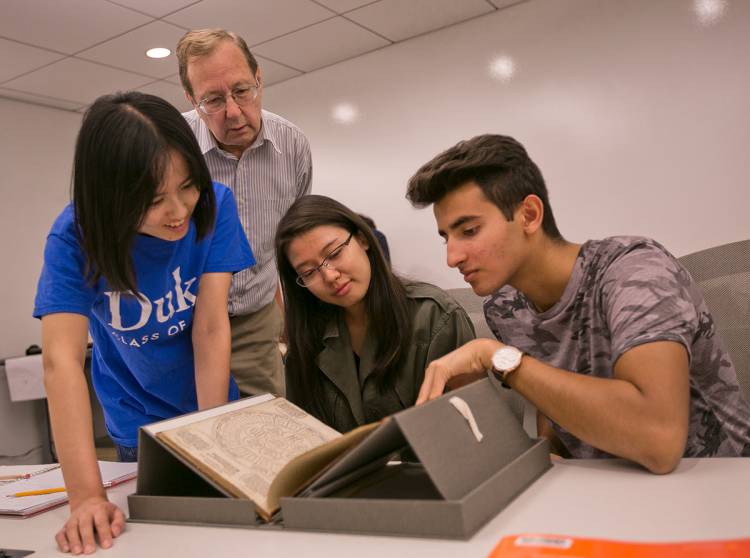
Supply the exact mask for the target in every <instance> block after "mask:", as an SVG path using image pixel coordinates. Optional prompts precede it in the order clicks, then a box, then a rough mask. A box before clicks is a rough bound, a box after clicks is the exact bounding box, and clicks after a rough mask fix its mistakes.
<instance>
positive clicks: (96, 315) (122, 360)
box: [34, 183, 255, 447]
mask: <svg viewBox="0 0 750 558" xmlns="http://www.w3.org/2000/svg"><path fill="white" fill-rule="evenodd" d="M213 188H214V193H215V195H216V208H217V214H216V225H215V227H214V228H213V229H212V230H211V231H209V232H208V234H207V235H206V236H204V237H203V238H202V239H201V240H200V241H196V230H195V223H194V222H193V221H192V220H191V222H190V228H189V230H188V233H187V234H186V235H185V237H184V238H182V239H180V240H177V241H166V240H161V239H158V238H155V237H151V236H145V235H140V234H138V235H136V238H135V239H134V243H133V249H132V253H131V254H132V258H133V266H134V269H135V274H136V281H137V286H138V289H139V291H140V292H141V294H142V295H143V298H141V299H139V298H137V297H134V296H132V295H127V294H124V293H118V292H113V291H112V289H110V288H109V285H108V284H107V282H106V281H105V280H104V279H103V278H102V279H100V280H99V281H98V282H97V283H96V285H94V286H92V285H90V284H89V283H88V282H87V281H86V280H85V278H84V270H85V257H84V254H83V251H82V250H81V246H80V243H79V241H78V237H77V235H76V230H75V227H76V225H75V220H74V211H73V206H72V205H68V206H67V207H66V208H65V210H63V212H62V213H61V214H60V216H59V217H58V218H57V220H56V221H55V223H54V224H53V225H52V230H51V231H50V233H49V236H48V237H47V245H46V247H45V250H44V267H43V268H42V274H41V277H40V278H39V285H38V287H37V294H36V301H35V306H34V317H36V318H40V317H42V316H45V315H47V314H54V313H59V312H72V313H77V314H82V315H84V316H86V317H87V318H88V319H89V332H90V334H91V338H92V339H93V341H94V348H93V352H92V362H91V376H92V380H93V383H94V389H95V390H96V393H97V396H98V397H99V401H100V403H101V405H102V408H103V409H104V416H105V421H106V424H107V429H108V431H109V433H110V435H111V436H112V438H113V439H114V441H115V442H116V443H117V444H120V445H123V446H130V447H133V446H135V445H136V444H137V434H138V428H139V427H140V426H142V425H144V424H148V423H150V422H154V421H157V420H163V419H165V418H170V417H173V416H176V415H180V414H183V413H187V412H190V411H195V410H196V409H197V406H198V404H197V398H196V391H195V371H194V367H193V343H192V339H191V330H192V323H193V309H194V306H195V299H196V295H197V294H198V285H199V283H200V277H201V275H202V274H203V273H211V272H237V271H240V270H242V269H245V268H247V267H249V266H251V265H254V264H255V259H254V257H253V253H252V250H251V249H250V245H249V244H248V242H247V238H246V237H245V233H244V232H243V230H242V226H241V225H240V222H239V218H238V217H237V207H236V205H235V201H234V197H233V196H232V193H231V192H230V191H229V190H228V189H227V188H226V187H225V186H223V185H221V184H218V183H214V184H213ZM238 396H239V392H238V390H237V384H236V383H235V382H234V380H233V379H231V380H230V386H229V399H230V400H234V399H237V397H238Z"/></svg>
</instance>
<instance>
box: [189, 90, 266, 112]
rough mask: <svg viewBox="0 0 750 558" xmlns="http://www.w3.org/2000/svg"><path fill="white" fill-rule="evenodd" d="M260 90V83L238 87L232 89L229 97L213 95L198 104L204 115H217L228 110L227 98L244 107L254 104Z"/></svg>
mask: <svg viewBox="0 0 750 558" xmlns="http://www.w3.org/2000/svg"><path fill="white" fill-rule="evenodd" d="M259 89H260V84H259V83H257V84H255V85H250V84H246V85H238V86H237V87H235V88H234V89H232V92H231V93H229V95H211V96H210V97H206V98H205V99H201V101H200V102H199V103H198V108H199V109H200V110H201V112H203V114H216V113H217V112H222V111H224V110H226V108H227V97H232V99H234V102H235V103H237V104H238V105H239V106H244V105H247V104H249V103H252V102H253V101H254V100H255V99H257V98H258V90H259Z"/></svg>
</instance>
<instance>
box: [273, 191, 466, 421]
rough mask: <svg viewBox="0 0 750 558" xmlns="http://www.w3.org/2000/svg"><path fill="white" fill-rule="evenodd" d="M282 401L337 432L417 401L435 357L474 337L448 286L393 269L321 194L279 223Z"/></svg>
mask: <svg viewBox="0 0 750 558" xmlns="http://www.w3.org/2000/svg"><path fill="white" fill-rule="evenodd" d="M276 258H277V265H278V267H279V276H280V277H281V285H282V288H283V292H284V300H285V312H286V320H285V323H286V327H287V336H288V352H287V357H286V389H287V398H288V399H289V400H290V401H292V402H293V403H295V404H297V405H299V406H300V407H302V408H303V409H305V410H306V411H307V412H309V413H311V414H312V415H314V416H316V417H318V418H319V419H320V420H322V421H323V422H325V423H326V424H328V425H329V426H331V427H332V428H335V429H336V430H338V431H340V432H346V431H348V430H351V429H352V428H355V427H357V426H359V425H362V424H366V423H368V422H372V421H376V420H379V419H381V418H383V417H385V416H387V415H389V414H392V413H395V412H397V411H400V410H402V409H405V408H407V407H410V406H411V405H413V404H414V402H415V401H416V399H417V394H418V393H419V387H420V385H421V383H422V379H423V377H424V370H425V368H426V367H427V365H428V364H429V363H430V362H431V361H432V360H434V359H436V358H438V357H440V356H442V355H444V354H446V353H448V352H450V351H452V350H453V349H455V348H457V347H460V346H461V345H463V344H464V343H466V342H467V341H470V340H471V339H474V328H473V326H472V324H471V321H470V320H469V317H468V316H467V315H466V312H465V311H464V310H463V308H461V306H459V305H458V303H457V302H455V301H454V300H453V299H452V298H451V297H450V296H449V295H448V294H447V293H445V292H444V291H442V290H440V289H439V288H437V287H435V286H433V285H430V284H427V283H418V282H411V281H406V280H403V279H401V278H399V277H397V276H396V275H394V274H393V272H392V271H391V269H390V266H389V265H388V264H387V263H386V261H385V259H384V257H383V253H382V252H381V250H380V247H379V245H378V241H377V240H376V239H375V237H374V236H373V234H372V230H371V229H370V227H369V226H368V225H367V224H366V223H365V222H364V221H363V220H362V219H361V218H360V217H359V216H358V215H357V214H355V213H354V212H352V211H351V210H349V209H348V208H347V207H345V206H344V205H342V204H341V203H339V202H337V201H335V200H333V199H331V198H327V197H325V196H317V195H310V196H305V197H303V198H300V199H299V200H297V201H296V202H295V203H294V204H293V205H292V206H291V207H290V208H289V210H288V211H287V213H286V215H284V217H283V218H282V219H281V221H280V222H279V227H278V229H277V232H276Z"/></svg>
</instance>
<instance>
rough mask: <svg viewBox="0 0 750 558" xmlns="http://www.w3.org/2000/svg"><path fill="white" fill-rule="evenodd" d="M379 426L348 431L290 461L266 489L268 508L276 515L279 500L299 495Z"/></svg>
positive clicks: (374, 425)
mask: <svg viewBox="0 0 750 558" xmlns="http://www.w3.org/2000/svg"><path fill="white" fill-rule="evenodd" d="M379 425H380V423H378V422H373V423H370V424H365V425H363V426H359V427H357V428H355V429H354V430H350V431H349V432H347V433H346V434H343V435H342V436H341V437H339V438H335V439H334V440H331V441H329V442H326V443H324V444H322V445H320V446H317V447H315V448H312V449H310V450H308V451H306V452H305V453H302V454H300V455H298V456H297V457H295V458H293V459H292V460H291V461H289V462H288V463H287V464H286V465H284V467H283V468H282V469H281V471H279V472H278V474H277V475H276V476H275V477H274V479H273V482H271V486H270V487H269V488H268V497H267V501H268V506H269V508H273V509H272V513H275V512H276V511H278V509H279V507H280V501H281V498H283V497H285V496H292V495H294V494H297V493H299V492H300V491H301V490H302V489H304V488H305V487H306V486H308V485H309V484H310V483H311V482H313V481H314V480H315V479H316V478H318V477H319V476H320V475H321V474H322V473H323V472H324V471H326V470H328V468H329V467H331V465H333V464H334V463H335V462H336V461H338V460H339V459H340V458H341V457H342V456H343V455H344V454H346V453H347V452H349V451H350V450H351V449H352V448H354V447H356V446H357V445H359V443H360V442H361V441H362V440H364V439H365V438H366V437H367V436H369V435H370V433H371V432H372V431H373V430H375V429H376V428H377V427H378V426H379Z"/></svg>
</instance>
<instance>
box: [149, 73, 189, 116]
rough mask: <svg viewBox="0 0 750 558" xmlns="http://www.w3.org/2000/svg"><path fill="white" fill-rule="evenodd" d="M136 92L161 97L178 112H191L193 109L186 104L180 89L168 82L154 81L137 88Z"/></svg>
mask: <svg viewBox="0 0 750 558" xmlns="http://www.w3.org/2000/svg"><path fill="white" fill-rule="evenodd" d="M138 91H142V92H143V93H150V94H151V95H156V96H157V97H161V98H162V99H164V100H166V101H169V102H170V103H172V104H173V105H174V106H175V107H176V108H177V110H179V111H180V112H185V111H188V110H192V108H193V106H192V105H191V104H190V103H188V102H187V99H185V93H184V92H183V90H182V87H180V86H179V85H175V84H173V83H169V82H168V81H155V82H153V83H149V84H148V85H144V86H143V87H139V88H138Z"/></svg>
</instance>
